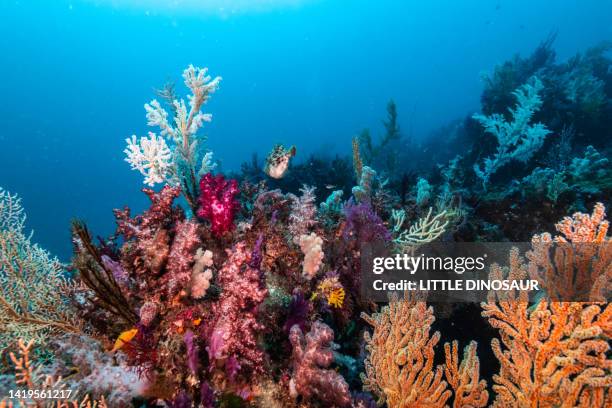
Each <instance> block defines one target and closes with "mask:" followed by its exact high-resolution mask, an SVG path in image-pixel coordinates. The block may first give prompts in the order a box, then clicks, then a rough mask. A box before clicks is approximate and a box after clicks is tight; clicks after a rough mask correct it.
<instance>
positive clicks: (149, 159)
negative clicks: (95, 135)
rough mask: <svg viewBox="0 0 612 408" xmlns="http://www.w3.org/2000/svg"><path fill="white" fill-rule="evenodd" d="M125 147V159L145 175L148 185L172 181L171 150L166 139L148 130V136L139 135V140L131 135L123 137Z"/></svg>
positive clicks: (134, 168)
mask: <svg viewBox="0 0 612 408" xmlns="http://www.w3.org/2000/svg"><path fill="white" fill-rule="evenodd" d="M125 141H126V142H127V144H128V145H127V148H126V149H125V150H124V151H123V152H124V153H125V154H126V156H127V157H126V158H125V161H126V162H128V163H130V166H131V167H132V169H133V170H138V171H139V172H140V174H142V175H143V176H145V179H144V182H145V184H147V185H149V186H154V185H155V184H157V183H163V182H172V181H173V177H174V165H173V163H172V152H171V151H170V149H169V148H168V145H167V144H166V141H165V140H164V139H163V138H162V137H159V136H156V135H155V133H152V132H149V137H148V138H147V137H141V138H140V140H137V139H136V136H135V135H132V138H131V139H129V138H128V139H125Z"/></svg>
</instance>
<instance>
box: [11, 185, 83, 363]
mask: <svg viewBox="0 0 612 408" xmlns="http://www.w3.org/2000/svg"><path fill="white" fill-rule="evenodd" d="M25 218H26V216H25V213H24V212H23V209H22V207H21V202H20V200H19V198H18V197H17V196H16V195H11V194H10V193H8V192H6V191H4V190H3V189H2V188H0V351H1V350H3V349H4V348H5V347H6V346H7V344H8V343H9V342H11V341H14V339H17V338H22V339H26V340H30V339H36V340H37V344H40V345H44V344H45V343H46V341H47V340H48V338H49V336H51V335H52V334H57V333H67V332H68V333H78V332H79V331H80V327H81V326H80V324H79V322H78V321H77V320H76V318H75V316H74V314H73V313H71V311H70V309H69V304H68V301H67V297H66V294H67V292H68V291H69V290H70V287H69V286H70V282H69V281H68V280H67V278H66V277H65V276H64V275H65V272H64V268H63V267H62V265H61V264H60V263H59V261H58V260H57V259H56V258H53V257H51V255H49V253H48V252H47V251H45V250H44V249H42V248H40V247H39V246H38V245H36V244H33V243H32V242H30V236H27V235H26V234H25V232H24V224H25Z"/></svg>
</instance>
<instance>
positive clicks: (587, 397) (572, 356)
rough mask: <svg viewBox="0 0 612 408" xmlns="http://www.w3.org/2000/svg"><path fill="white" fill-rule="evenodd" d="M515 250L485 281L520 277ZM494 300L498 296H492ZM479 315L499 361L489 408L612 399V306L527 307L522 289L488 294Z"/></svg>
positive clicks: (598, 403)
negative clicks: (495, 335)
mask: <svg viewBox="0 0 612 408" xmlns="http://www.w3.org/2000/svg"><path fill="white" fill-rule="evenodd" d="M526 277H527V266H526V265H525V263H524V261H523V259H522V258H521V257H520V255H519V253H518V250H516V249H514V250H512V251H511V252H510V265H509V268H508V269H507V270H506V269H504V268H502V267H500V266H499V265H494V266H493V267H492V268H491V272H490V276H489V278H490V279H516V280H520V279H524V278H526ZM496 298H497V299H496ZM482 308H483V312H482V314H483V316H485V317H487V318H488V319H489V323H490V324H491V326H493V327H494V328H496V329H498V330H499V332H500V336H501V341H500V340H498V339H493V340H492V342H491V346H492V348H493V352H494V354H495V356H496V357H497V359H498V360H499V362H500V365H501V368H500V372H499V374H498V375H495V376H494V377H493V381H494V382H495V384H494V385H493V390H494V391H495V392H496V393H497V395H496V399H495V402H494V404H493V406H494V407H508V406H518V407H522V406H525V407H527V406H529V407H534V406H537V407H555V406H563V407H565V406H567V407H574V406H580V407H604V406H609V405H610V402H611V401H612V391H610V390H611V386H612V375H611V374H610V367H611V364H612V361H611V360H610V357H609V350H610V345H609V342H610V337H611V335H612V330H611V329H610V327H612V326H611V325H612V305H610V304H607V305H605V304H601V305H597V304H589V303H579V302H550V303H549V302H548V301H547V300H545V299H542V300H540V301H539V303H537V304H536V305H535V306H533V307H529V303H528V294H527V292H525V291H523V292H519V293H517V292H515V291H509V292H503V293H497V294H494V293H491V294H490V295H489V300H488V302H487V303H483V304H482Z"/></svg>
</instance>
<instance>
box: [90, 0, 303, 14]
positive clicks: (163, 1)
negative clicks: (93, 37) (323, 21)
mask: <svg viewBox="0 0 612 408" xmlns="http://www.w3.org/2000/svg"><path fill="white" fill-rule="evenodd" d="M313 1H314V0H93V2H94V3H96V4H98V5H108V4H110V5H111V6H113V7H117V8H130V9H141V10H144V11H145V12H146V13H165V12H169V13H206V14H217V15H221V16H229V15H232V14H242V13H247V12H266V11H270V10H277V9H279V8H283V7H295V6H299V5H302V4H304V3H308V2H313Z"/></svg>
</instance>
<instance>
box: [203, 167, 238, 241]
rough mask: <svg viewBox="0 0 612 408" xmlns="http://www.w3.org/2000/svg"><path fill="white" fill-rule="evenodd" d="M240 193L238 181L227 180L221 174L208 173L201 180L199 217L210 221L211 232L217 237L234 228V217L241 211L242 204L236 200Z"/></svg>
mask: <svg viewBox="0 0 612 408" xmlns="http://www.w3.org/2000/svg"><path fill="white" fill-rule="evenodd" d="M238 192H239V190H238V183H237V182H236V180H225V178H224V177H223V175H221V174H219V175H217V176H213V175H212V174H211V173H207V174H205V175H204V176H202V178H201V179H200V197H199V198H198V204H199V206H200V207H199V208H198V217H201V218H204V219H206V220H208V221H210V223H211V230H212V232H213V234H215V235H216V236H221V235H223V234H224V233H225V232H227V231H230V230H231V229H232V228H233V227H234V217H235V216H236V212H237V211H238V210H239V209H240V202H239V201H238V200H237V198H236V196H237V195H238Z"/></svg>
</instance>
